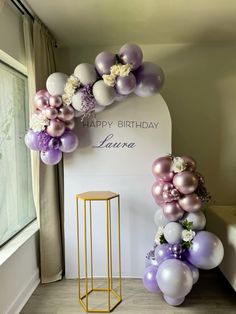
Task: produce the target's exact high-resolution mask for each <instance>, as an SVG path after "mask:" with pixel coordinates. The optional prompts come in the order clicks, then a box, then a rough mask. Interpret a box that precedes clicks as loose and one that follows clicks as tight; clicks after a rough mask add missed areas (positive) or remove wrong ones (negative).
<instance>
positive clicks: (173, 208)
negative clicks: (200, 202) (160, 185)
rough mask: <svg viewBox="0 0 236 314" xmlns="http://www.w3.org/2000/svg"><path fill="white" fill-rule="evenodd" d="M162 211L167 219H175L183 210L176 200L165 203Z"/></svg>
mask: <svg viewBox="0 0 236 314" xmlns="http://www.w3.org/2000/svg"><path fill="white" fill-rule="evenodd" d="M163 213H164V215H165V217H166V218H167V219H168V220H169V221H177V220H179V219H181V218H182V217H183V215H184V210H183V209H182V208H181V207H180V205H179V203H178V201H173V202H170V203H165V204H164V206H163Z"/></svg>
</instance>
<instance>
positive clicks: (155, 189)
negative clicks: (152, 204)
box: [152, 181, 165, 205]
mask: <svg viewBox="0 0 236 314" xmlns="http://www.w3.org/2000/svg"><path fill="white" fill-rule="evenodd" d="M164 184H165V182H162V181H156V182H155V183H154V184H153V186H152V196H153V197H154V199H155V201H156V203H157V204H158V205H161V204H163V203H164V200H163V197H162V192H163V186H164Z"/></svg>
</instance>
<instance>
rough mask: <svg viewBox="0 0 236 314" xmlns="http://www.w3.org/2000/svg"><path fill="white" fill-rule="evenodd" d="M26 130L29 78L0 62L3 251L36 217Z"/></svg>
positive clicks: (0, 235) (0, 233)
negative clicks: (6, 244) (5, 245)
mask: <svg viewBox="0 0 236 314" xmlns="http://www.w3.org/2000/svg"><path fill="white" fill-rule="evenodd" d="M27 128H28V90H27V76H25V75H24V74H22V73H20V72H19V71H17V70H15V69H14V68H12V67H10V66H9V65H7V64H6V63H3V62H2V61H1V59H0V247H1V246H2V245H4V243H6V242H7V241H8V240H9V239H10V238H12V237H13V236H14V235H15V234H16V233H18V232H19V231H20V230H22V229H23V228H24V227H25V226H26V225H27V224H29V223H30V222H31V221H32V220H34V219H35V217H36V213H35V207H34V203H33V196H32V182H31V169H30V167H31V165H30V152H29V150H28V149H27V147H26V146H25V143H24V135H25V132H26V130H27Z"/></svg>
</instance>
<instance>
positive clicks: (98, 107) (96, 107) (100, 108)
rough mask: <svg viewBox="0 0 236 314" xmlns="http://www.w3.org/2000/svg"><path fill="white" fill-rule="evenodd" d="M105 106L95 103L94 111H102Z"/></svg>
mask: <svg viewBox="0 0 236 314" xmlns="http://www.w3.org/2000/svg"><path fill="white" fill-rule="evenodd" d="M105 108H106V107H104V106H100V105H98V104H97V105H96V106H95V112H96V113H99V112H101V111H103V110H104V109H105Z"/></svg>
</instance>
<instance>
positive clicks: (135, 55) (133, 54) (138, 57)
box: [119, 44, 143, 70]
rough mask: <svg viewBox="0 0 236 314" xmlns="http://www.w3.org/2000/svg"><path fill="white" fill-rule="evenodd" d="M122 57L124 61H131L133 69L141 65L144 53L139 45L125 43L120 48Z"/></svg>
mask: <svg viewBox="0 0 236 314" xmlns="http://www.w3.org/2000/svg"><path fill="white" fill-rule="evenodd" d="M119 55H120V59H121V61H122V63H124V64H126V63H129V64H131V65H132V70H136V69H138V68H139V67H140V65H141V64H142V60H143V53H142V50H141V48H140V47H139V46H137V45H135V44H125V45H124V46H122V47H121V48H120V52H119Z"/></svg>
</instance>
